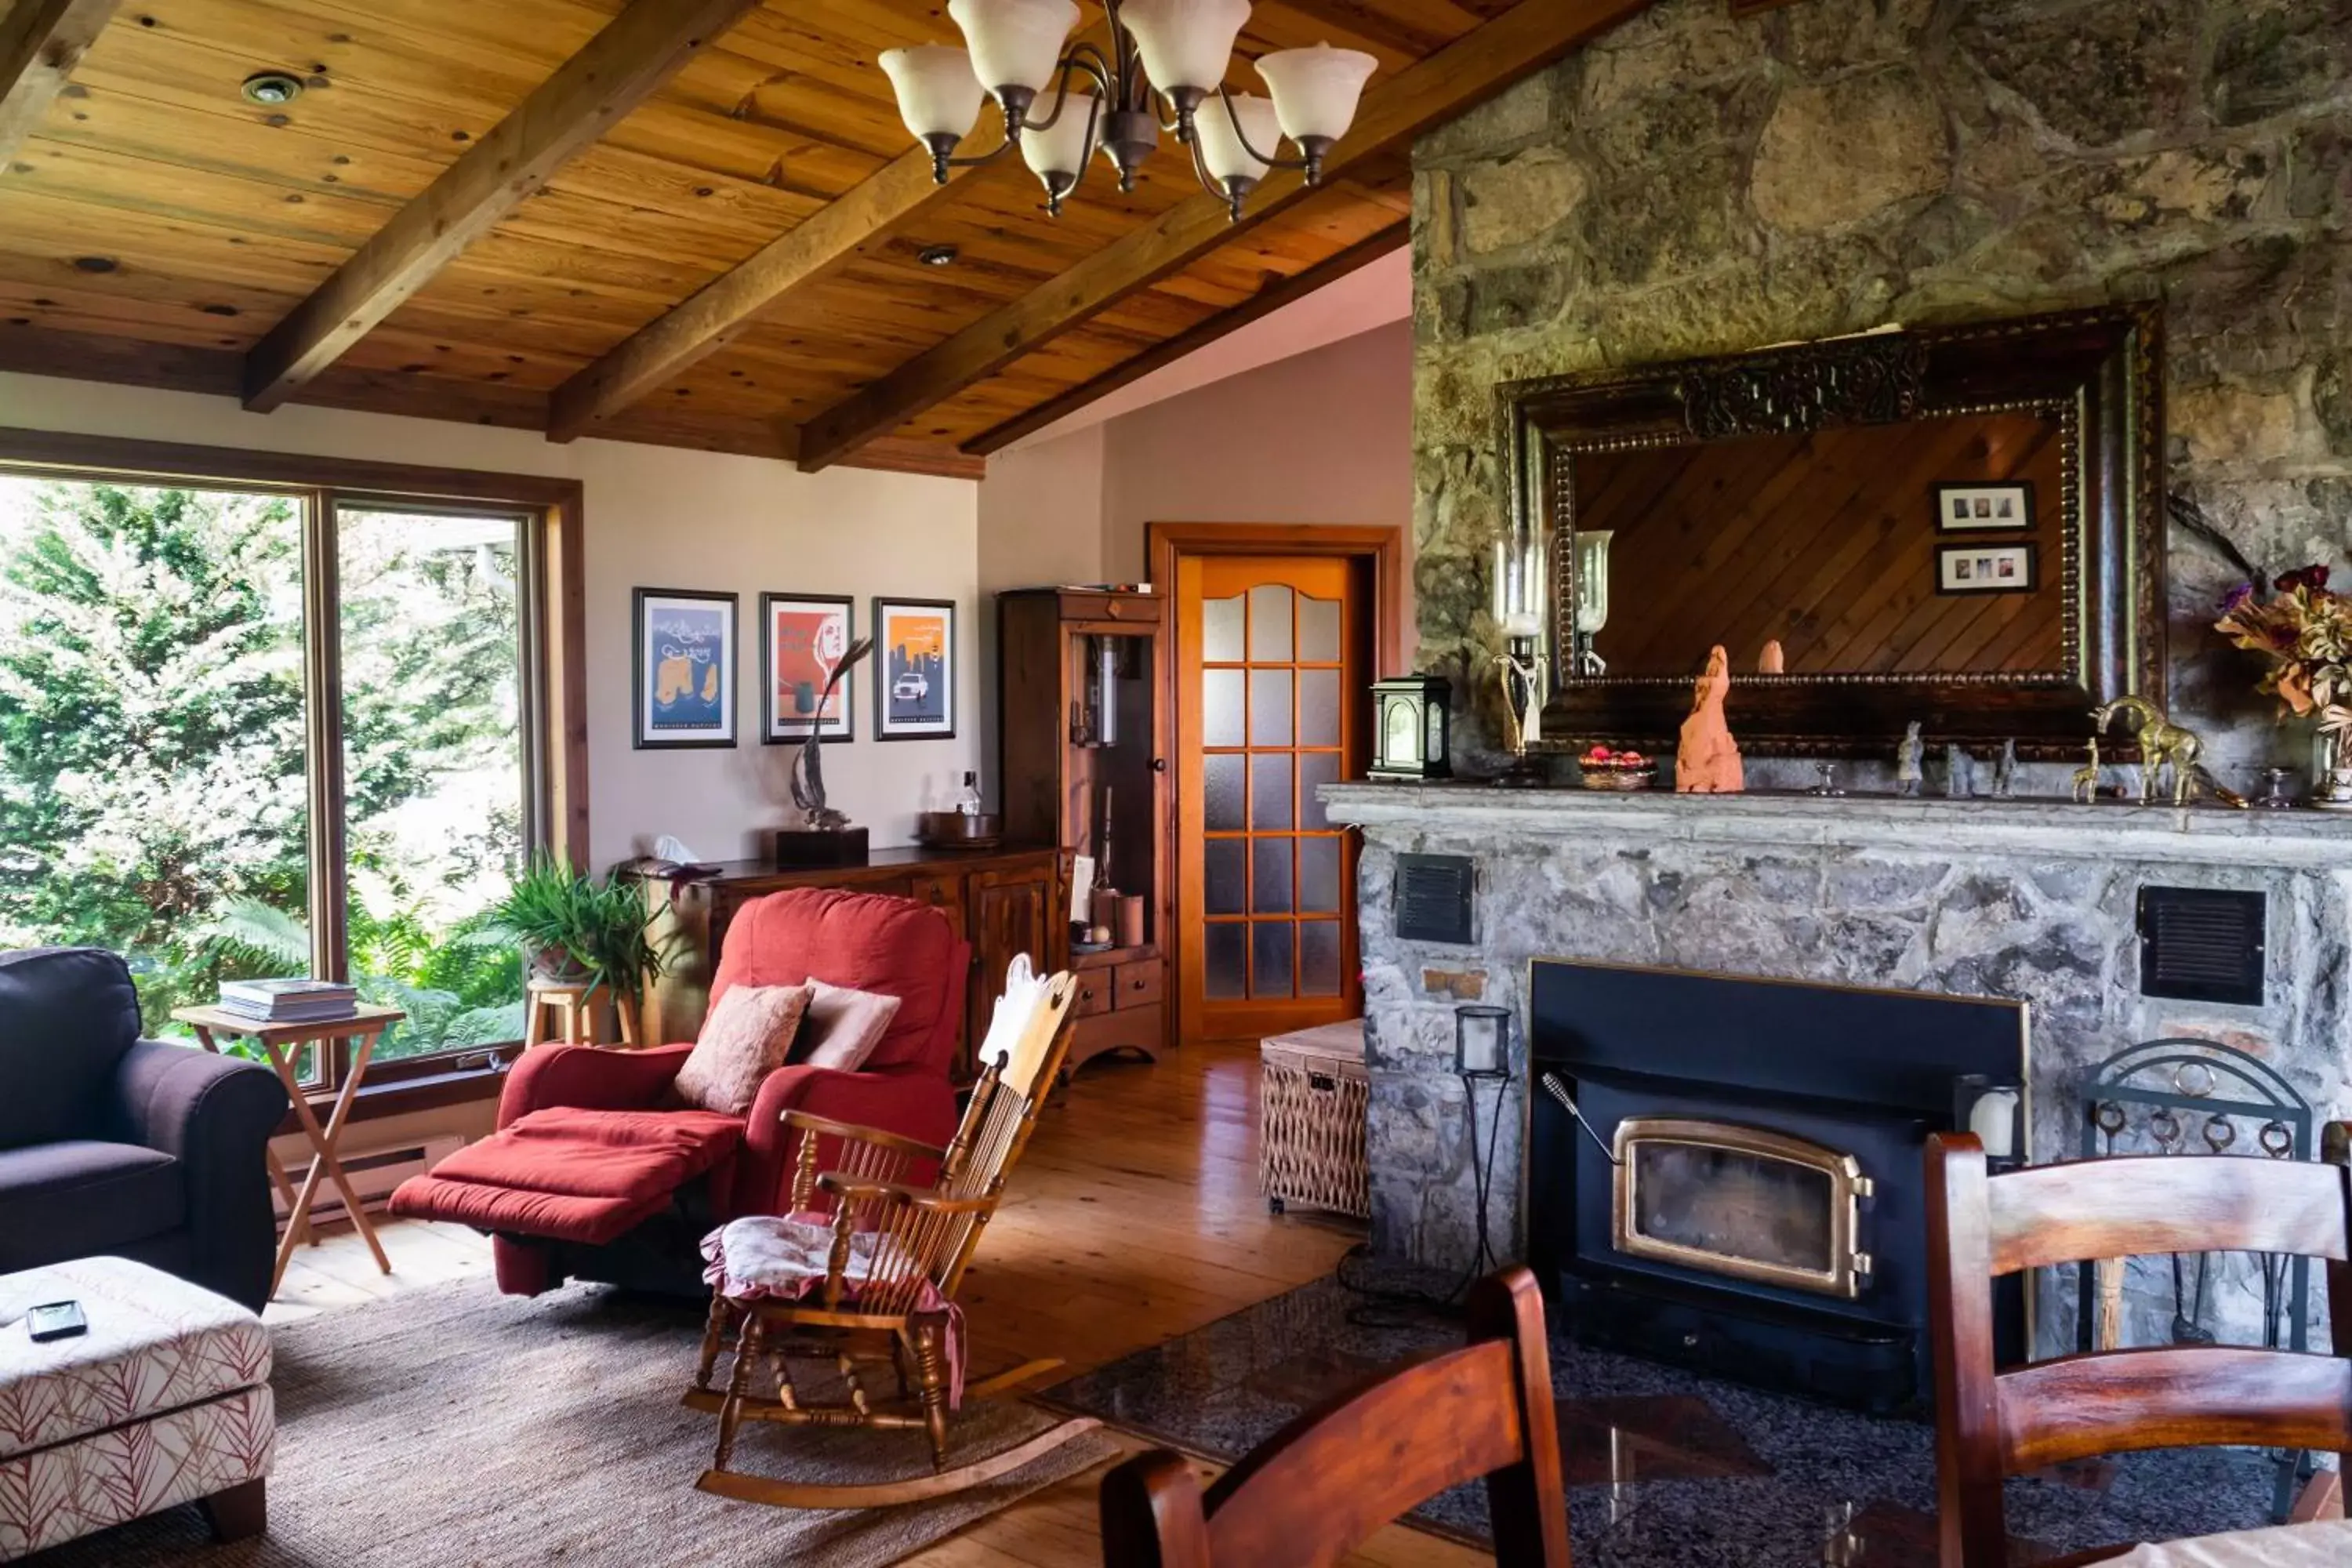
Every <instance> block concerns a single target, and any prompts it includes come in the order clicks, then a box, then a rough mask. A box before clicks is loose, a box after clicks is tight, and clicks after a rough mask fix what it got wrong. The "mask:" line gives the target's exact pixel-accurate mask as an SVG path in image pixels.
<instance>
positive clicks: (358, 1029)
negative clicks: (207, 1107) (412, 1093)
mask: <svg viewBox="0 0 2352 1568" xmlns="http://www.w3.org/2000/svg"><path fill="white" fill-rule="evenodd" d="M172 1016H173V1018H175V1019H177V1020H178V1021H179V1022H181V1023H183V1024H185V1025H187V1026H189V1027H190V1028H192V1029H194V1030H195V1032H196V1043H197V1044H198V1045H201V1046H202V1047H205V1049H206V1050H208V1051H211V1052H213V1053H215V1055H217V1054H219V1051H220V1046H219V1044H218V1043H217V1042H216V1041H215V1038H214V1037H215V1036H216V1035H219V1036H226V1037H230V1038H244V1039H248V1040H252V1041H254V1042H255V1043H256V1044H257V1045H259V1046H260V1047H261V1048H262V1050H263V1052H264V1053H266V1054H267V1055H268V1058H269V1065H270V1066H271V1067H273V1068H276V1069H277V1070H278V1081H279V1082H281V1083H283V1084H284V1085H285V1086H286V1092H287V1094H288V1095H289V1097H290V1098H291V1099H292V1100H293V1101H294V1116H295V1120H297V1121H299V1122H300V1123H301V1124H302V1135H303V1136H304V1137H305V1138H307V1139H309V1140H310V1172H309V1173H308V1174H306V1175H305V1176H304V1177H303V1178H302V1188H301V1191H300V1192H299V1193H297V1192H296V1191H295V1190H294V1184H293V1183H292V1182H291V1181H290V1180H289V1178H288V1176H287V1173H286V1167H285V1165H284V1164H283V1163H281V1162H280V1161H279V1160H278V1152H277V1151H276V1150H274V1149H273V1150H269V1151H268V1157H269V1179H270V1180H271V1181H272V1182H274V1183H276V1184H277V1185H278V1196H279V1197H280V1198H281V1199H283V1200H284V1201H285V1204H286V1234H285V1235H284V1236H283V1237H279V1238H278V1268H277V1271H276V1272H275V1273H273V1274H271V1275H270V1277H269V1293H270V1294H271V1295H272V1296H275V1295H277V1294H278V1282H279V1281H280V1280H282V1279H285V1278H286V1265H287V1263H288V1262H289V1260H290V1259H291V1258H293V1256H294V1248H295V1247H297V1246H298V1245H299V1244H300V1242H301V1241H302V1239H303V1238H304V1237H310V1242H311V1244H312V1245H313V1246H316V1245H317V1243H318V1237H315V1236H310V1205H312V1204H313V1203H315V1202H316V1201H317V1200H318V1196H319V1180H320V1177H321V1176H322V1175H323V1176H324V1177H325V1178H326V1179H327V1180H329V1181H331V1182H332V1183H334V1184H335V1190H336V1191H337V1192H339V1193H341V1194H342V1196H343V1212H344V1213H346V1214H348V1215H351V1219H352V1226H353V1227H354V1228H355V1229H357V1230H358V1231H359V1233H360V1235H361V1237H362V1238H364V1239H365V1240H366V1242H367V1244H368V1250H369V1251H370V1252H373V1253H374V1254H375V1266H376V1267H377V1268H381V1269H383V1271H384V1272H385V1273H386V1274H389V1273H391V1272H392V1259H390V1258H386V1257H385V1256H384V1254H383V1243H382V1242H380V1241H378V1240H377V1239H376V1238H375V1226H373V1225H371V1224H369V1223H368V1216H367V1210H366V1209H364V1208H362V1206H361V1205H360V1199H359V1194H357V1193H354V1192H353V1191H352V1184H351V1183H350V1181H349V1180H347V1179H346V1178H345V1177H344V1175H343V1164H342V1162H341V1160H338V1159H337V1158H336V1157H335V1145H336V1144H337V1143H338V1142H341V1139H342V1136H343V1123H344V1122H345V1121H348V1120H349V1119H350V1117H351V1113H352V1100H353V1098H354V1097H355V1096H356V1095H357V1094H358V1093H359V1087H360V1080H361V1079H363V1078H365V1077H366V1076H367V1064H368V1058H369V1057H370V1056H371V1055H372V1054H373V1052H374V1050H375V1043H376V1041H377V1040H379V1039H381V1038H383V1032H384V1031H385V1030H386V1029H388V1028H390V1027H391V1026H393V1025H394V1024H397V1023H399V1022H400V1021H401V1020H402V1019H403V1018H404V1017H406V1016H407V1015H406V1014H405V1013H403V1012H402V1011H401V1010H400V1009H399V1008H397V1007H375V1006H370V1005H367V1004H365V1003H362V1004H361V1005H360V1006H359V1008H358V1010H357V1011H355V1012H353V1013H352V1014H350V1015H348V1016H344V1017H341V1018H320V1019H314V1020H311V1021H309V1022H305V1023H299V1024H261V1023H256V1022H255V1021H254V1020H252V1019H250V1018H244V1017H240V1016H237V1015H236V1014H235V1013H229V1012H224V1011H223V1010H222V1009H220V1008H218V1007H174V1008H173V1009H172ZM345 1039H347V1040H350V1041H352V1060H351V1068H350V1069H349V1071H347V1072H346V1073H345V1074H344V1075H343V1087H342V1090H341V1093H339V1094H338V1095H336V1097H335V1105H334V1109H333V1110H332V1111H331V1112H330V1113H329V1114H328V1117H327V1124H326V1126H325V1127H323V1128H321V1127H320V1125H319V1117H318V1113H317V1112H315V1111H313V1110H311V1109H310V1098H309V1096H307V1095H305V1094H304V1093H303V1092H302V1084H301V1080H300V1078H299V1076H298V1074H297V1073H296V1071H295V1064H296V1063H297V1062H298V1061H299V1060H300V1059H301V1048H300V1047H304V1046H307V1045H317V1046H318V1047H320V1048H321V1049H324V1048H325V1047H326V1044H327V1042H328V1041H330V1040H345ZM289 1047H290V1048H289Z"/></svg>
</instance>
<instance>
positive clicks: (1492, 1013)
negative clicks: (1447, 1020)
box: [1454, 1002, 1511, 1079]
mask: <svg viewBox="0 0 2352 1568" xmlns="http://www.w3.org/2000/svg"><path fill="white" fill-rule="evenodd" d="M1454 1071H1455V1072H1457V1073H1459V1074H1461V1075H1462V1077H1464V1078H1465V1079H1501V1078H1508V1077H1510V1076H1511V1010H1510V1009H1509V1008H1508V1007H1497V1006H1496V1005H1494V1004H1492V1003H1490V1002H1465V1003H1463V1004H1462V1005H1460V1006H1458V1007H1456V1008H1454Z"/></svg>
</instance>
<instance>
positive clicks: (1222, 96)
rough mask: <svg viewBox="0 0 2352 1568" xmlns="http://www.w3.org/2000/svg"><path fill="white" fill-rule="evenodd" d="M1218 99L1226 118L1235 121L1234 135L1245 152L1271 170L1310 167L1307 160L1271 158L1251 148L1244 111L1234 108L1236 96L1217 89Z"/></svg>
mask: <svg viewBox="0 0 2352 1568" xmlns="http://www.w3.org/2000/svg"><path fill="white" fill-rule="evenodd" d="M1217 99H1218V101H1220V102H1221V103H1223V105H1224V106H1225V118H1226V119H1227V120H1230V121H1233V123H1234V137H1235V138H1236V139H1238V140H1239V141H1240V142H1241V144H1242V151H1243V152H1244V153H1248V154H1249V155H1250V156H1251V157H1253V158H1255V159H1256V160H1257V161H1258V162H1259V163H1264V164H1265V166H1266V167H1267V168H1269V169H1291V170H1298V169H1305V168H1307V167H1308V166H1309V160H1307V159H1305V158H1280V157H1274V158H1269V157H1267V156H1266V155H1265V153H1261V152H1259V151H1258V150H1257V149H1256V148H1255V147H1253V146H1251V145H1250V139H1249V132H1246V131H1244V130H1243V129H1242V111H1241V110H1238V109H1235V108H1234V95H1233V94H1232V93H1230V92H1228V91H1227V90H1225V89H1223V88H1222V87H1221V88H1219V89H1217ZM1275 145H1276V146H1277V147H1278V146H1280V145H1281V143H1280V142H1276V143H1275Z"/></svg>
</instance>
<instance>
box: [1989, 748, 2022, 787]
mask: <svg viewBox="0 0 2352 1568" xmlns="http://www.w3.org/2000/svg"><path fill="white" fill-rule="evenodd" d="M2016 793H2017V742H2015V741H2003V742H2001V743H2000V761H1998V762H1996V763H1993V765H1992V797H1993V799H1995V800H2007V799H2009V798H2010V797H2011V795H2015V794H2016Z"/></svg>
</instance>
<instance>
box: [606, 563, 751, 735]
mask: <svg viewBox="0 0 2352 1568" xmlns="http://www.w3.org/2000/svg"><path fill="white" fill-rule="evenodd" d="M735 615H736V596H735V595H732V594H705V593H699V592H697V591H696V590H694V589H690V588H639V589H638V590H637V591H636V616H635V631H636V635H635V638H634V645H635V658H636V665H635V681H634V682H633V684H634V687H635V708H636V713H635V724H634V726H633V727H632V729H631V731H630V734H629V743H630V744H631V745H633V746H635V748H636V749H637V750H639V751H658V750H666V749H669V748H683V747H690V746H731V745H733V744H734V743H735Z"/></svg>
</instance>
